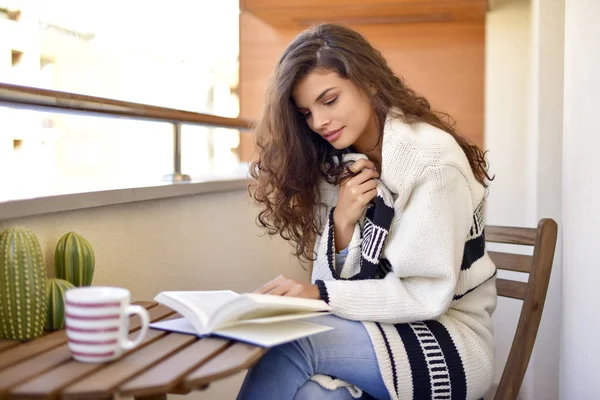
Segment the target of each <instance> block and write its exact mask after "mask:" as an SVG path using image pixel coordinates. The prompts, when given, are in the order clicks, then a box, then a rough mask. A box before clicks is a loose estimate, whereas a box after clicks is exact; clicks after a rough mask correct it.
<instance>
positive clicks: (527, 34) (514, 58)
mask: <svg viewBox="0 0 600 400" xmlns="http://www.w3.org/2000/svg"><path fill="white" fill-rule="evenodd" d="M487 22H488V24H487V32H486V34H487V43H486V49H487V57H486V62H487V67H486V68H487V69H486V131H485V139H486V149H489V150H490V153H489V160H490V162H491V169H492V172H494V173H496V176H497V178H496V180H495V181H494V182H493V183H492V186H491V190H490V196H489V199H488V205H487V209H486V210H487V222H488V224H498V225H515V226H530V227H534V226H536V224H537V221H538V220H539V219H540V218H544V217H549V218H553V219H555V220H556V221H557V222H558V223H559V230H560V228H561V178H562V161H561V158H562V157H561V152H562V108H563V75H564V72H563V60H564V56H563V52H564V51H563V49H564V28H563V27H564V0H531V1H528V0H503V1H497V2H491V4H490V12H489V13H488V21H487ZM505 248H506V246H505ZM519 250H520V249H518V248H515V247H512V248H510V251H519ZM503 275H504V276H506V275H508V274H502V273H501V274H500V276H501V277H502V276H503ZM519 275H521V274H511V275H509V277H510V278H513V279H521V278H525V277H519ZM560 288H561V252H560V238H559V242H558V244H557V253H556V256H555V261H554V265H553V271H552V275H551V280H550V286H549V289H548V294H547V298H546V303H545V309H544V314H543V317H542V322H541V325H540V330H539V332H538V336H537V339H536V345H535V348H534V352H533V355H532V358H531V361H530V363H529V368H528V371H527V374H526V376H525V380H524V383H523V386H522V388H521V393H520V398H522V399H544V400H551V399H557V398H558V381H559V379H558V377H559V355H558V352H557V351H556V350H555V349H557V348H558V346H559V336H558V335H557V334H556V332H558V331H559V330H560V324H561V315H560V309H561V290H560ZM521 304H522V303H521V302H517V301H514V300H508V299H500V301H499V303H498V310H497V312H496V314H495V316H494V322H495V327H496V335H497V336H496V337H497V341H498V344H497V367H498V371H497V378H496V379H499V375H500V373H501V372H502V370H501V369H502V368H503V366H504V363H505V360H506V356H507V352H508V349H509V347H510V344H511V343H510V342H511V341H512V335H514V328H515V325H516V322H517V317H518V314H519V312H520V306H521Z"/></svg>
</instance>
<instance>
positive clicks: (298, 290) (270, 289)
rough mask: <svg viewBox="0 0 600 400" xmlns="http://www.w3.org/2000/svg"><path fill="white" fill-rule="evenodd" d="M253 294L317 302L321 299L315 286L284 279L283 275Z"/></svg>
mask: <svg viewBox="0 0 600 400" xmlns="http://www.w3.org/2000/svg"><path fill="white" fill-rule="evenodd" d="M254 293H260V294H273V295H276V296H291V297H304V298H306V299H317V300H319V299H320V298H321V296H320V295H319V289H318V288H317V285H313V284H311V283H304V282H298V281H296V280H294V279H290V278H286V277H285V276H283V275H279V276H278V277H277V278H275V279H273V280H272V281H270V282H267V283H265V284H264V285H262V286H261V287H260V288H258V289H256V290H255V291H254Z"/></svg>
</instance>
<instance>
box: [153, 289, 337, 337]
mask: <svg viewBox="0 0 600 400" xmlns="http://www.w3.org/2000/svg"><path fill="white" fill-rule="evenodd" d="M154 300H156V301H158V302H159V303H161V304H163V305H165V306H167V307H169V308H171V309H173V310H175V311H177V312H178V313H179V314H181V315H182V316H183V318H177V319H171V320H166V321H160V322H155V323H152V324H150V327H152V328H155V329H163V330H168V331H175V332H181V333H190V334H195V335H197V336H208V335H217V336H223V337H227V338H231V339H236V340H240V341H244V342H249V343H253V344H257V345H260V346H265V347H271V346H276V345H278V344H281V343H286V342H289V341H292V340H295V339H299V338H301V337H305V336H309V335H313V334H315V333H320V332H325V331H328V330H330V329H333V328H331V327H329V326H324V325H319V324H315V323H311V322H306V321H299V320H300V319H304V318H310V317H315V316H319V315H324V314H326V313H328V312H329V311H330V307H329V305H328V304H327V303H325V302H324V301H322V300H310V299H303V298H299V297H283V296H273V295H268V294H256V293H246V294H238V293H235V292H233V291H230V290H216V291H174V292H161V293H159V294H158V295H157V296H156V297H155V298H154Z"/></svg>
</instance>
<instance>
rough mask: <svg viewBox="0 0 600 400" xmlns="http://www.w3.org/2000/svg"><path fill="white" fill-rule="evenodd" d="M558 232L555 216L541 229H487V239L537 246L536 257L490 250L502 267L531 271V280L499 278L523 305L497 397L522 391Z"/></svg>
mask: <svg viewBox="0 0 600 400" xmlns="http://www.w3.org/2000/svg"><path fill="white" fill-rule="evenodd" d="M557 233H558V226H557V224H556V222H555V221H554V220H552V219H542V220H540V222H539V223H538V226H537V229H534V228H511V227H503V226H489V225H488V226H486V228H485V239H486V241H487V242H495V243H509V244H519V245H525V246H533V255H532V256H528V255H521V254H511V253H499V252H494V251H489V252H488V253H489V255H490V257H491V258H492V260H493V261H494V263H495V264H496V267H497V268H498V269H503V270H509V271H517V272H525V273H529V280H528V282H527V283H525V282H520V281H511V280H508V279H500V278H498V279H497V280H496V288H497V290H498V295H499V296H504V297H510V298H513V299H520V300H523V305H522V308H521V316H520V317H519V323H518V325H517V330H516V332H515V337H514V338H513V342H512V345H511V347H510V353H509V355H508V360H507V361H506V365H505V366H504V371H503V373H502V378H501V379H500V383H499V385H498V388H497V390H496V394H495V396H494V400H514V399H516V398H517V395H518V394H519V390H520V388H521V384H522V382H523V377H524V376H525V371H527V365H528V364H529V359H530V357H531V352H532V351H533V345H534V343H535V338H536V336H537V332H538V327H539V326H540V320H541V318H542V311H543V309H544V302H545V300H546V292H547V289H548V282H549V281H550V272H551V270H552V261H553V259H554V249H555V247H556V237H557Z"/></svg>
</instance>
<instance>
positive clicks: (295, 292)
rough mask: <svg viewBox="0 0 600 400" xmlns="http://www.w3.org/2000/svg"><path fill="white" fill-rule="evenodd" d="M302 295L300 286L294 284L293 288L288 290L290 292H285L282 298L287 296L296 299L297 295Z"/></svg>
mask: <svg viewBox="0 0 600 400" xmlns="http://www.w3.org/2000/svg"><path fill="white" fill-rule="evenodd" d="M300 293H302V285H300V284H295V285H294V286H292V287H291V288H290V290H288V291H287V293H286V294H284V296H288V297H298V295H299V294H300Z"/></svg>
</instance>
